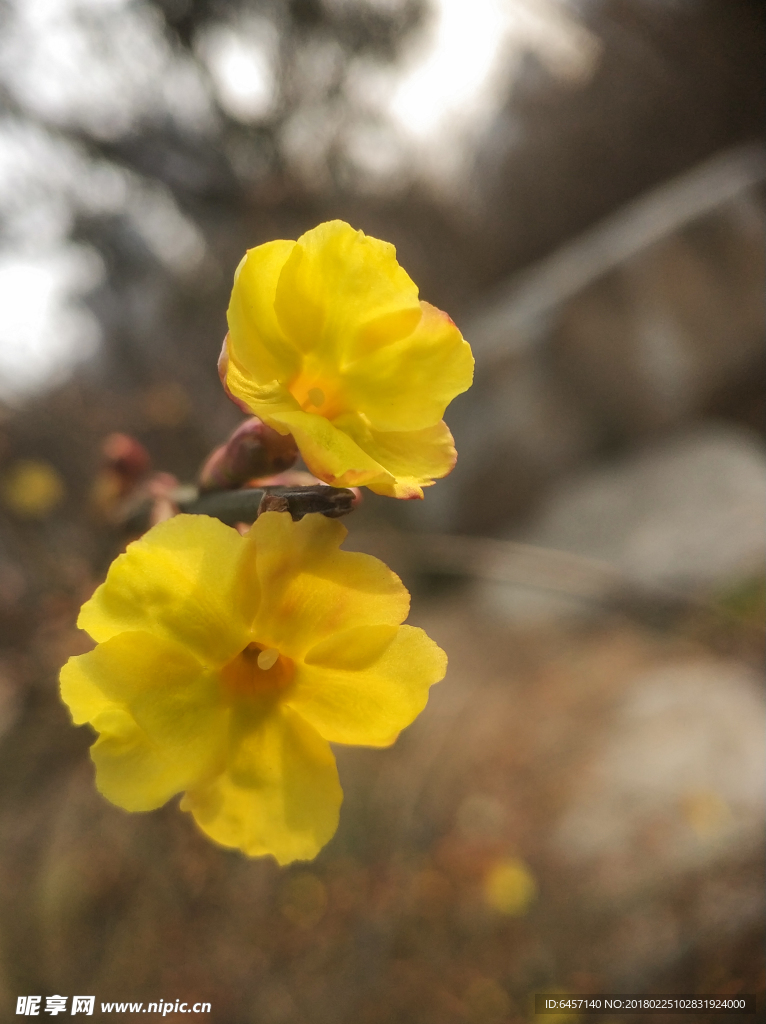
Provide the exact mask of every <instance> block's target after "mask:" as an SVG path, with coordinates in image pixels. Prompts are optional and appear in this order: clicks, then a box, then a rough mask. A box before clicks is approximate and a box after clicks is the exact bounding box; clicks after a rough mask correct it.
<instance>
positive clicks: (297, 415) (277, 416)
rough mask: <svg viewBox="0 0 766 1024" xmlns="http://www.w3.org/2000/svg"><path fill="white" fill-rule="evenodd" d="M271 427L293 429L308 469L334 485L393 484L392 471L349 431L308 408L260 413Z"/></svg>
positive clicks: (280, 429)
mask: <svg viewBox="0 0 766 1024" xmlns="http://www.w3.org/2000/svg"><path fill="white" fill-rule="evenodd" d="M259 415H261V416H262V418H263V420H264V421H265V422H266V423H268V425H269V426H270V427H274V429H275V430H278V431H279V432H280V433H285V432H287V433H290V434H292V435H293V437H294V438H295V442H296V444H297V445H298V448H299V449H300V453H301V455H302V456H303V461H304V462H305V463H306V466H307V467H308V470H309V472H311V473H313V474H314V476H315V477H317V478H318V479H319V480H324V482H325V483H328V484H332V485H333V487H362V486H364V485H366V486H368V487H369V486H371V484H372V483H373V482H379V483H380V484H381V485H385V484H388V485H390V486H393V480H392V479H391V478H390V474H389V473H388V472H387V471H386V470H385V469H384V468H383V467H382V466H381V465H380V464H379V463H378V462H376V461H375V459H374V458H372V457H371V456H370V455H368V454H367V453H366V452H364V451H363V450H362V449H361V448H360V447H359V445H358V444H357V443H356V441H354V440H353V439H352V438H351V437H349V435H348V434H347V433H346V432H344V431H342V430H339V429H338V428H337V427H336V426H334V425H333V424H332V423H330V422H329V420H326V419H324V417H322V416H316V415H314V414H313V413H308V412H279V413H269V414H264V413H263V412H261V413H259Z"/></svg>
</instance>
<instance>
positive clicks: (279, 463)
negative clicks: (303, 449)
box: [199, 417, 298, 491]
mask: <svg viewBox="0 0 766 1024" xmlns="http://www.w3.org/2000/svg"><path fill="white" fill-rule="evenodd" d="M297 458H298V449H297V447H296V444H295V441H294V440H293V438H292V436H291V435H290V434H288V435H286V436H284V437H283V436H282V435H281V434H278V433H277V431H276V430H273V429H272V428H271V427H267V426H266V424H265V423H262V422H261V420H259V419H258V418H257V417H251V418H250V419H248V420H245V422H244V423H241V424H240V425H239V426H238V427H237V429H236V430H235V431H234V433H233V434H232V435H231V437H230V438H229V440H228V441H227V442H226V444H223V445H221V446H220V448H216V450H215V451H214V452H213V453H212V455H210V456H209V457H208V459H207V461H206V462H205V464H204V466H203V467H202V470H201V471H200V476H199V486H200V490H201V491H230V490H234V489H235V488H237V487H241V486H242V485H243V484H246V483H247V482H248V481H249V480H253V479H259V478H261V477H270V476H273V475H274V474H275V473H281V472H283V471H284V470H286V469H289V468H290V466H292V465H293V463H294V462H295V460H296V459H297Z"/></svg>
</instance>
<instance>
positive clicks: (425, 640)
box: [285, 626, 447, 747]
mask: <svg viewBox="0 0 766 1024" xmlns="http://www.w3.org/2000/svg"><path fill="white" fill-rule="evenodd" d="M446 670H447V656H446V655H445V653H444V651H442V650H441V648H439V647H437V646H436V644H435V643H434V642H433V640H431V639H429V637H428V636H426V634H425V633H424V632H423V630H422V629H416V628H414V627H412V626H399V627H398V628H397V627H391V626H359V627H357V628H356V629H349V630H345V631H344V632H341V633H336V634H335V635H334V636H331V637H329V638H328V639H327V640H325V641H323V642H322V643H320V644H318V645H317V646H316V647H314V648H312V650H311V651H309V653H308V654H307V655H306V658H305V664H303V665H298V666H297V670H296V677H295V682H294V685H293V687H292V688H291V690H290V692H289V694H288V695H287V697H286V698H285V701H286V703H287V704H288V705H289V706H290V707H292V708H294V709H295V711H297V712H298V713H299V714H300V715H301V716H302V717H303V718H305V719H306V721H307V722H310V723H311V725H313V726H314V728H315V729H316V730H317V732H318V733H319V734H320V736H323V737H324V738H325V739H326V740H330V741H331V742H333V743H355V744H361V745H365V746H371V747H386V746H389V745H390V744H391V743H393V742H394V740H395V739H396V737H397V736H398V734H399V733H400V732H401V730H402V729H404V728H405V727H406V726H408V725H409V724H410V723H411V722H412V721H414V719H415V718H416V717H417V715H419V714H420V712H421V711H422V710H423V708H424V707H425V705H426V701H427V700H428V690H429V687H430V686H431V685H432V684H433V683H437V682H438V681H439V680H440V679H443V678H444V673H445V672H446Z"/></svg>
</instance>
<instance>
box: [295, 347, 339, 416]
mask: <svg viewBox="0 0 766 1024" xmlns="http://www.w3.org/2000/svg"><path fill="white" fill-rule="evenodd" d="M312 363H313V360H311V361H309V360H306V361H305V362H304V365H303V367H302V369H301V371H300V373H299V374H298V376H297V377H295V378H294V379H293V380H292V381H291V382H290V394H291V395H292V396H293V398H294V399H295V400H296V401H297V402H298V404H299V405H300V407H301V409H303V411H304V412H313V413H317V414H318V415H319V416H324V417H325V419H328V420H332V419H335V417H336V416H340V414H341V413H342V412H343V411H344V410H345V404H344V402H343V399H342V397H341V394H340V389H339V386H338V382H337V381H333V379H332V375H331V374H330V373H328V372H327V370H326V369H325V368H324V367H321V366H319V365H311V364H312Z"/></svg>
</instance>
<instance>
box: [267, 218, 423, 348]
mask: <svg viewBox="0 0 766 1024" xmlns="http://www.w3.org/2000/svg"><path fill="white" fill-rule="evenodd" d="M275 310H276V314H277V317H278V319H279V323H280V325H281V327H282V329H283V331H284V333H285V335H286V336H288V337H289V338H290V339H291V340H292V342H293V343H294V344H295V345H297V346H299V347H300V349H301V350H302V351H303V352H314V353H316V354H318V355H320V356H322V357H326V358H328V359H333V360H334V361H335V363H336V364H337V365H342V364H343V363H345V362H348V361H353V360H354V359H356V358H358V357H359V355H360V354H361V353H362V352H364V351H367V350H369V349H371V348H372V349H374V348H375V347H376V346H377V345H379V344H380V343H381V341H384V342H391V341H395V340H397V338H399V337H405V336H406V335H408V334H410V333H412V331H413V329H414V327H415V325H416V324H417V322H418V320H419V319H420V316H421V311H420V305H419V303H418V289H417V286H416V285H415V284H414V282H413V281H412V280H411V278H410V277H409V275H408V274H407V272H406V271H405V270H403V269H402V267H400V266H399V264H398V263H397V262H396V249H395V248H394V247H393V245H391V244H390V243H388V242H382V241H380V240H379V239H377V238H371V237H369V236H367V235H365V234H364V233H363V232H361V231H355V230H354V229H353V228H352V227H350V225H348V224H346V223H345V222H344V221H340V220H334V221H329V222H327V223H325V224H320V225H319V226H318V227H316V228H314V229H313V230H311V231H307V232H306V234H305V235H302V236H301V237H300V238H299V239H298V241H297V243H296V245H295V248H294V249H293V250H292V252H291V253H290V255H289V257H288V259H287V261H286V262H285V265H284V268H283V269H282V272H281V274H280V276H279V283H278V285H277V290H276V298H275Z"/></svg>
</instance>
